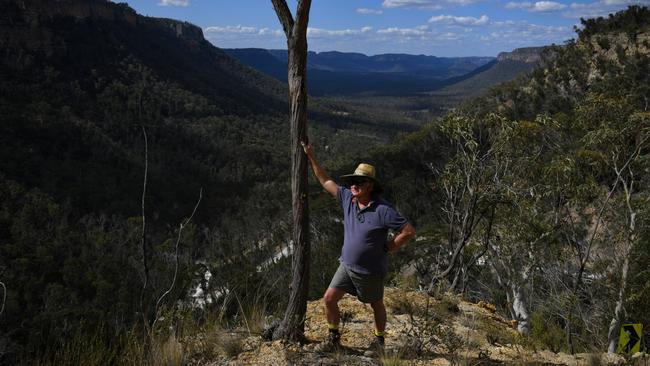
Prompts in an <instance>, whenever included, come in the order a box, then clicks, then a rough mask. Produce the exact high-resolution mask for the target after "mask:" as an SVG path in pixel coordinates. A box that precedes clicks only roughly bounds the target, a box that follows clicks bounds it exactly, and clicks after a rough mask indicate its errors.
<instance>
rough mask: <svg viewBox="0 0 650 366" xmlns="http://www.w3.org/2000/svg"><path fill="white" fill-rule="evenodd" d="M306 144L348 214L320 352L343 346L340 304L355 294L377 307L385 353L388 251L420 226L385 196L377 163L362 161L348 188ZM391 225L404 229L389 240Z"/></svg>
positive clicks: (378, 336) (378, 343) (379, 343)
mask: <svg viewBox="0 0 650 366" xmlns="http://www.w3.org/2000/svg"><path fill="white" fill-rule="evenodd" d="M302 147H303V149H304V150H305V154H307V157H308V158H309V162H310V164H311V167H312V170H313V171H314V175H315V176H316V178H317V179H318V182H319V183H320V184H321V185H322V186H323V188H324V189H325V190H326V191H327V192H329V194H331V195H332V196H334V197H336V198H337V199H338V201H339V202H340V203H341V206H342V208H343V216H344V230H345V235H344V240H343V248H342V249H341V258H340V262H341V263H340V265H339V268H338V270H337V271H336V273H335V274H334V277H333V278H332V281H331V282H330V285H329V287H328V289H327V290H326V291H325V295H323V301H324V303H325V316H326V317H327V325H328V327H329V335H328V338H327V341H325V342H323V343H321V344H320V345H319V346H318V347H317V350H318V351H321V352H331V351H333V350H336V349H338V348H340V346H341V344H340V339H341V334H340V333H339V323H340V320H341V313H340V311H339V306H338V302H339V300H341V298H342V297H343V295H345V294H346V293H349V294H350V295H353V296H356V297H357V298H358V299H359V301H361V302H363V303H369V304H370V306H371V307H372V310H373V313H374V318H375V332H374V334H375V337H374V340H373V342H372V343H371V345H370V350H372V351H375V352H381V351H383V348H384V329H385V328H386V308H385V307H384V277H385V276H386V272H387V271H388V256H387V254H388V252H393V251H396V250H397V249H398V248H400V247H401V246H403V245H405V244H406V243H408V242H409V241H411V240H412V239H413V238H415V229H414V228H413V226H412V225H411V224H409V223H408V222H407V221H406V219H405V218H404V217H403V216H402V215H400V213H399V212H397V210H396V209H395V208H394V207H393V206H392V205H391V204H390V203H388V202H386V201H385V200H383V199H382V198H381V197H380V196H379V194H380V193H381V191H382V190H381V186H380V184H379V182H378V181H377V176H376V172H375V168H374V167H373V166H372V165H369V164H363V163H362V164H359V166H358V167H357V169H356V170H355V171H354V173H353V174H348V175H344V176H342V177H341V180H342V181H343V182H344V183H345V184H346V186H339V185H338V184H336V182H334V181H333V180H332V178H330V177H329V175H328V174H327V173H326V172H325V169H323V167H322V166H321V165H320V164H319V163H318V161H316V158H315V156H314V152H313V149H312V147H311V145H308V144H305V143H302ZM347 186H349V188H348V187H347ZM389 229H392V230H395V231H397V232H398V234H397V235H396V236H395V237H394V238H393V239H391V240H389V239H388V230H389Z"/></svg>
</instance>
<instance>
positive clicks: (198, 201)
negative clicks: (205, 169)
mask: <svg viewBox="0 0 650 366" xmlns="http://www.w3.org/2000/svg"><path fill="white" fill-rule="evenodd" d="M202 198H203V188H201V190H200V191H199V199H198V200H197V201H196V205H194V210H192V214H191V215H190V217H188V218H187V219H185V221H183V222H181V223H180V225H179V227H178V236H177V237H176V245H175V246H174V253H175V254H174V258H175V265H174V276H173V277H172V283H171V285H169V288H168V289H167V291H165V292H164V293H163V294H162V295H161V296H160V297H159V298H158V301H156V318H155V319H154V321H153V324H152V325H151V329H154V326H155V325H156V322H157V321H158V312H159V311H160V303H161V302H162V301H163V299H164V298H165V296H167V295H169V293H171V292H172V290H173V289H174V285H175V284H176V278H177V277H178V262H179V251H178V248H179V247H180V243H181V235H182V234H183V229H184V228H185V226H187V224H189V223H190V221H191V220H192V218H193V217H194V214H195V213H196V209H197V208H198V207H199V204H200V203H201V199H202Z"/></svg>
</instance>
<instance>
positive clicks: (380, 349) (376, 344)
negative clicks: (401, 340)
mask: <svg viewBox="0 0 650 366" xmlns="http://www.w3.org/2000/svg"><path fill="white" fill-rule="evenodd" d="M385 343H386V341H385V340H384V337H378V336H375V339H374V340H373V341H372V342H371V343H370V346H369V347H368V350H367V351H366V352H364V354H363V355H364V356H366V357H379V356H381V355H383V354H384V346H385Z"/></svg>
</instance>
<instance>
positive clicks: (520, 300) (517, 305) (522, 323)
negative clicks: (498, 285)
mask: <svg viewBox="0 0 650 366" xmlns="http://www.w3.org/2000/svg"><path fill="white" fill-rule="evenodd" d="M510 288H511V289H512V310H513V313H514V318H515V320H517V331H518V332H519V334H528V333H530V315H529V314H528V309H526V302H525V300H524V293H523V291H522V290H521V286H518V285H514V284H513V285H511V286H510Z"/></svg>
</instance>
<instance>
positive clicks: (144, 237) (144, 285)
mask: <svg viewBox="0 0 650 366" xmlns="http://www.w3.org/2000/svg"><path fill="white" fill-rule="evenodd" d="M142 136H143V138H144V178H143V182H142V200H141V203H142V235H141V237H140V249H141V251H142V272H143V273H142V291H141V292H140V311H141V312H142V319H143V321H144V324H146V323H147V321H146V310H145V308H144V296H145V292H146V291H147V286H148V283H149V268H148V262H147V230H146V228H147V226H146V215H145V198H146V195H147V174H148V169H149V145H148V141H147V130H146V129H145V128H144V126H142Z"/></svg>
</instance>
